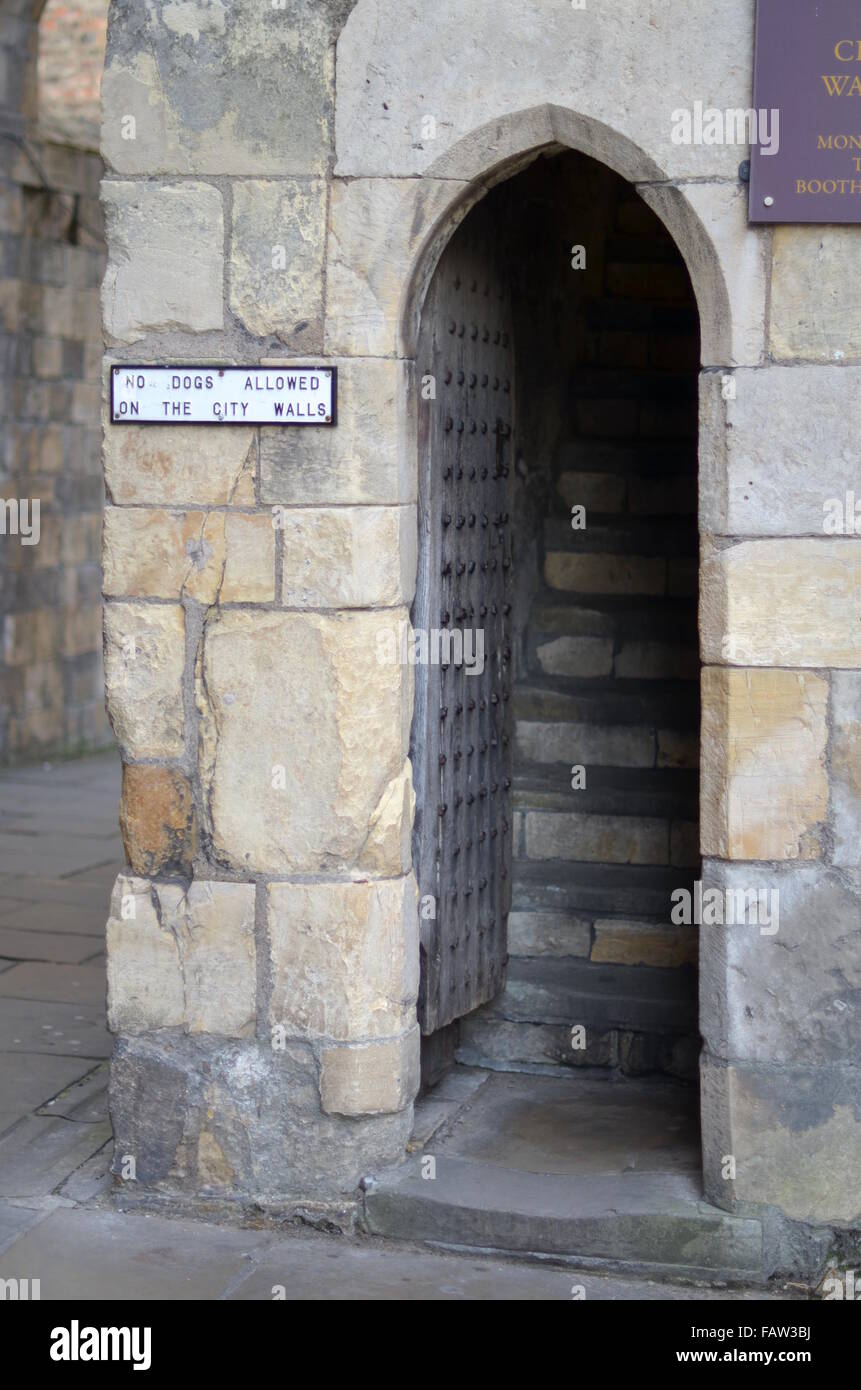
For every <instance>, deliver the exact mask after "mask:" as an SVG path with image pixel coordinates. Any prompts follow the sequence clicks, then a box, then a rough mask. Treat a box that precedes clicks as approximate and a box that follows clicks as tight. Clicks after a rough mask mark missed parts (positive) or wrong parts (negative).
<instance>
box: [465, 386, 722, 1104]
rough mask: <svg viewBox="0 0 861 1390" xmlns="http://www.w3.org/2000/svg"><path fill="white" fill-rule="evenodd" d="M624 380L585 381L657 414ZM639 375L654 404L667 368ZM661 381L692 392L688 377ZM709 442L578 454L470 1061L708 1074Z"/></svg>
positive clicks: (519, 693) (547, 569) (532, 630)
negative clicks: (702, 488)
mask: <svg viewBox="0 0 861 1390" xmlns="http://www.w3.org/2000/svg"><path fill="white" fill-rule="evenodd" d="M626 380H630V378H625V377H620V376H619V374H617V373H613V372H611V373H607V372H601V371H596V372H592V373H584V374H583V376H582V378H581V379H580V380H578V383H577V390H578V391H579V392H580V393H583V394H582V399H583V400H585V402H586V403H587V404H588V405H589V406H590V407H593V408H594V406H595V404H596V401H597V402H598V403H599V404H604V405H606V404H607V401H605V400H604V398H603V397H598V396H596V395H595V393H596V392H597V391H599V390H603V391H605V392H615V393H617V396H618V399H614V400H613V401H612V402H610V403H611V404H613V405H615V407H616V408H617V412H618V413H619V415H620V418H621V419H622V420H623V423H624V422H625V421H626V419H627V427H628V428H631V425H632V423H633V427H634V428H635V429H636V428H637V427H638V426H639V428H640V429H642V419H641V417H638V418H637V419H636V420H635V421H633V422H631V420H630V418H629V417H625V416H624V413H623V410H622V408H623V407H625V406H626V405H628V404H629V403H630V398H628V397H626V396H624V395H622V394H620V393H621V392H623V390H624V384H625V381H626ZM634 380H635V381H636V383H637V384H638V388H639V391H640V394H639V396H637V397H634V398H633V399H634V401H635V403H636V404H638V405H641V406H642V405H645V404H646V403H647V402H648V401H649V400H650V399H651V397H650V395H649V393H654V392H655V391H656V389H657V387H656V383H655V381H654V380H652V379H651V378H649V377H647V378H646V380H645V382H643V374H642V373H640V374H637V377H636V378H635V379H634ZM660 383H661V391H663V392H664V393H668V394H667V398H668V399H669V400H670V401H671V402H672V403H673V410H675V402H676V400H677V396H678V393H679V390H680V382H679V381H678V380H676V379H675V378H673V377H668V375H667V374H666V373H663V374H661V376H660ZM668 387H672V389H671V390H669V391H668ZM671 414H672V412H671ZM612 417H613V412H608V411H603V412H601V411H599V412H598V413H597V415H594V416H593V418H594V420H595V427H596V428H598V429H600V430H602V431H604V432H606V430H607V429H608V428H609V423H608V422H609V421H610V420H611V419H612ZM688 419H689V416H688ZM694 460H695V449H692V448H691V444H690V441H689V440H688V439H684V438H683V439H679V438H676V437H670V438H667V439H662V438H647V439H645V440H644V439H643V438H642V437H641V435H639V434H638V435H637V436H636V437H634V438H625V439H622V440H615V439H611V440H608V439H606V438H599V439H594V438H590V437H580V438H577V439H576V440H575V442H573V443H572V444H570V445H568V446H567V447H566V448H565V449H564V451H563V452H562V456H561V458H560V460H559V465H560V466H559V468H558V469H557V474H556V496H555V499H554V501H555V506H554V507H553V514H552V515H550V516H548V517H547V518H546V520H545V523H544V571H543V579H544V584H543V588H542V590H541V591H540V593H539V594H538V596H537V597H536V599H535V601H534V603H533V607H532V615H531V621H530V623H529V624H528V628H527V632H526V634H525V637H524V643H523V651H522V653H521V663H520V670H521V676H520V679H519V682H518V685H517V687H516V689H515V706H514V714H515V734H516V739H515V801H514V805H515V827H514V842H513V852H514V864H513V895H512V911H511V915H510V919H509V955H510V960H509V965H508V975H507V984H506V988H505V991H504V993H503V994H502V995H501V996H499V997H498V998H497V999H496V1000H494V1001H493V1002H492V1003H491V1004H489V1005H486V1006H484V1007H483V1008H481V1009H479V1010H477V1011H476V1012H475V1013H474V1014H471V1015H470V1016H469V1017H468V1018H465V1019H463V1020H461V1024H460V1043H459V1050H458V1053H457V1056H458V1060H459V1061H460V1062H462V1063H465V1064H467V1065H474V1066H476V1065H477V1066H483V1067H490V1068H497V1069H526V1070H532V1071H544V1070H554V1069H557V1068H559V1067H563V1066H579V1067H604V1068H606V1067H610V1068H616V1069H619V1070H621V1071H622V1072H624V1073H626V1074H630V1075H640V1074H644V1073H647V1072H666V1073H668V1074H670V1075H672V1076H676V1077H679V1078H682V1077H684V1078H692V1077H693V1076H694V1075H695V1074H696V1064H697V1055H698V1050H699V1038H698V1032H697V1009H696V972H695V964H696V952H697V937H696V929H695V928H692V927H685V926H674V925H672V924H671V922H670V906H671V901H670V894H671V893H672V891H673V890H674V889H676V888H685V887H687V888H690V887H691V886H692V883H693V880H694V878H695V877H696V876H697V871H698V864H699V856H698V833H697V799H698V787H697V754H698V723H699V689H698V674H699V672H698V652H697V632H696V599H695V594H696V563H697V556H696V549H695V546H696V531H695V526H694V522H693V512H694V509H695V505H696V499H695V478H696V474H695V461H694ZM577 504H582V505H583V506H585V507H586V526H585V529H579V530H575V529H573V528H572V525H571V512H570V509H571V508H572V507H573V506H575V505H577ZM578 767H580V768H581V769H582V774H579V776H580V777H581V779H584V780H585V785H581V786H575V785H572V784H576V782H577V780H578V774H577V773H576V769H577V768H578ZM576 1025H583V1027H584V1030H585V1035H580V1037H579V1039H578V1040H577V1041H578V1042H579V1044H580V1045H579V1046H572V1028H574V1027H575V1026H576ZM583 1044H585V1045H583Z"/></svg>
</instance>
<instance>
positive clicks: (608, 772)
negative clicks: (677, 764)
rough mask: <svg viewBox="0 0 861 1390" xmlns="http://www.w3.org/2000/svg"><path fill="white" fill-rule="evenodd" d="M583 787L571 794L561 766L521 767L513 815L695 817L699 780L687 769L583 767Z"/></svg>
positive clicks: (566, 770) (566, 772) (567, 773)
mask: <svg viewBox="0 0 861 1390" xmlns="http://www.w3.org/2000/svg"><path fill="white" fill-rule="evenodd" d="M585 780H586V785H585V786H584V787H581V788H579V789H578V790H576V791H575V790H573V789H572V787H571V772H570V768H569V767H567V766H566V765H565V764H552V763H551V764H547V763H531V764H524V763H519V764H518V767H517V768H516V770H515V776H514V809H515V811H557V812H558V811H561V812H568V811H572V810H575V809H576V810H577V811H580V812H582V813H583V814H587V815H612V816H629V815H630V816H643V815H651V816H660V817H662V818H664V819H672V820H687V819H691V818H692V817H695V816H696V813H697V806H698V795H699V778H698V776H697V772H696V770H695V769H688V768H642V769H640V768H627V767H588V766H587V767H586V769H585Z"/></svg>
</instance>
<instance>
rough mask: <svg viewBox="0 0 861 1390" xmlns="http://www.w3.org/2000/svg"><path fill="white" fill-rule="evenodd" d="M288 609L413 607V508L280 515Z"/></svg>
mask: <svg viewBox="0 0 861 1390" xmlns="http://www.w3.org/2000/svg"><path fill="white" fill-rule="evenodd" d="M279 519H280V522H281V523H282V529H283V532H284V568H283V583H282V591H281V599H282V602H283V603H284V605H285V607H287V608H390V607H394V606H395V605H396V604H405V603H410V602H411V601H412V597H413V594H414V592H415V582H416V561H417V545H418V531H417V522H416V511H415V507H318V508H313V509H312V508H307V509H306V508H304V507H302V508H297V509H295V510H286V509H285V510H284V511H282V512H281V513H280V518H279Z"/></svg>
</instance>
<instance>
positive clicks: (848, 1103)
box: [700, 1053, 861, 1227]
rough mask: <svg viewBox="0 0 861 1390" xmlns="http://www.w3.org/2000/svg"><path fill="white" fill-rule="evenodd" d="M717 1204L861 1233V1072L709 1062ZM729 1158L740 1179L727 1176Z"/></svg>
mask: <svg viewBox="0 0 861 1390" xmlns="http://www.w3.org/2000/svg"><path fill="white" fill-rule="evenodd" d="M700 1066H701V1077H702V1125H703V1135H704V1150H705V1152H704V1159H705V1162H704V1175H705V1188H706V1196H707V1198H708V1199H709V1200H710V1201H712V1202H715V1203H717V1205H719V1206H723V1207H727V1206H732V1205H733V1202H734V1201H740V1202H757V1203H762V1204H763V1205H767V1206H772V1207H777V1208H778V1210H780V1211H782V1212H783V1213H784V1214H785V1215H786V1216H789V1217H791V1218H793V1219H795V1220H796V1221H806V1222H809V1223H810V1224H811V1225H817V1224H823V1225H827V1224H835V1225H848V1226H853V1227H855V1226H858V1225H859V1224H861V1174H859V1170H858V1164H857V1162H856V1157H855V1156H856V1155H857V1153H858V1148H859V1145H861V1120H859V1115H861V1068H858V1067H857V1066H852V1065H842V1066H838V1065H832V1066H821V1067H811V1066H791V1067H790V1066H787V1067H769V1066H762V1065H756V1064H753V1063H751V1064H747V1065H744V1064H742V1065H727V1064H725V1063H722V1062H719V1061H717V1060H715V1059H714V1058H711V1057H710V1056H709V1055H708V1053H703V1056H702V1059H701V1063H700ZM728 1156H731V1157H733V1158H734V1159H735V1165H736V1177H735V1180H734V1181H732V1180H725V1179H724V1178H723V1177H722V1176H721V1170H722V1167H725V1160H726V1158H727V1157H728Z"/></svg>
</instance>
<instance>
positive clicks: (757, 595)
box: [700, 538, 861, 667]
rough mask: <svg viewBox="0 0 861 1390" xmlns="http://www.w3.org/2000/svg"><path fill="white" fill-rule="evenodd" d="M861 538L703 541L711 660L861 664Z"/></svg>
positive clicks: (703, 606) (705, 648)
mask: <svg viewBox="0 0 861 1390" xmlns="http://www.w3.org/2000/svg"><path fill="white" fill-rule="evenodd" d="M859 591H861V541H857V540H849V539H844V538H839V539H834V540H831V539H822V540H814V539H812V538H810V539H805V540H783V539H776V538H775V539H769V540H758V541H742V542H740V543H739V544H738V545H731V546H728V547H727V548H726V549H723V550H718V549H714V548H712V547H710V546H709V545H708V543H706V544H705V545H704V547H703V556H702V570H701V582H700V639H701V647H702V656H703V660H704V661H706V662H714V663H719V662H724V661H727V662H729V663H730V664H732V665H735V666H826V667H828V666H832V667H834V666H836V667H857V666H861V623H859V622H858V594H859Z"/></svg>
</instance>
